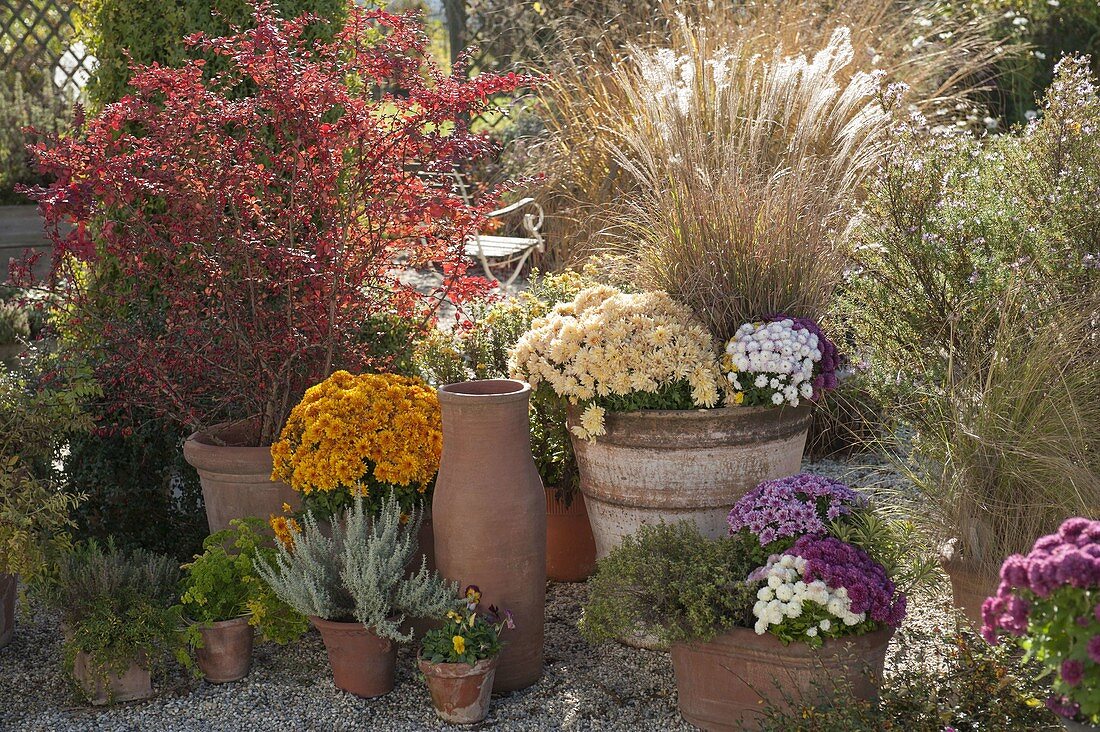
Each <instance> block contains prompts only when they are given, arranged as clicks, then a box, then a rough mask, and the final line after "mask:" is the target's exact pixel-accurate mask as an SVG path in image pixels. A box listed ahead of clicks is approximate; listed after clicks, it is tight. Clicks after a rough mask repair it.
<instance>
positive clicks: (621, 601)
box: [581, 521, 767, 641]
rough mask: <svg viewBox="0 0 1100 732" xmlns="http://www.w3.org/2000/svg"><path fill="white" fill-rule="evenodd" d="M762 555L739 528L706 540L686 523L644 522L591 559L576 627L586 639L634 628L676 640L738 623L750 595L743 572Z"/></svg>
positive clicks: (625, 633) (762, 558)
mask: <svg viewBox="0 0 1100 732" xmlns="http://www.w3.org/2000/svg"><path fill="white" fill-rule="evenodd" d="M766 561H767V557H766V556H765V555H764V553H763V550H762V549H761V547H760V544H759V542H758V541H757V540H756V539H755V538H754V537H752V536H746V535H745V534H743V533H742V534H738V535H736V536H731V537H724V538H720V539H713V540H712V539H707V538H705V537H704V536H703V535H702V534H700V533H699V530H698V529H697V528H696V527H695V525H694V524H691V523H689V522H686V521H682V522H679V523H676V524H659V525H656V526H643V527H642V528H641V529H640V530H639V531H638V533H637V534H634V535H632V536H628V537H626V538H625V539H624V540H623V543H622V544H621V545H620V546H619V547H617V548H616V549H614V550H613V551H612V552H611V553H610V554H609V555H608V556H607V557H606V558H604V559H602V560H600V562H599V563H598V565H597V567H596V574H595V575H594V576H593V577H592V579H590V580H589V582H588V586H589V595H588V603H587V604H586V605H585V607H584V618H583V620H582V621H581V631H582V632H583V633H584V635H585V637H587V638H588V639H589V640H592V641H602V640H611V639H616V638H621V637H624V636H628V635H630V634H632V633H634V632H635V631H636V630H639V629H642V630H645V631H647V632H653V633H655V634H656V635H657V636H658V637H659V638H660V639H661V640H663V641H677V640H684V639H690V638H699V639H704V640H705V639H708V638H711V637H713V636H714V635H715V634H717V633H719V632H721V631H723V630H725V629H728V628H732V627H738V626H745V625H746V624H747V623H746V619H747V618H748V616H749V612H750V610H751V608H752V605H753V601H754V600H755V599H756V587H755V585H749V584H747V583H746V582H745V578H746V577H747V576H748V575H749V573H751V572H752V571H753V570H754V569H756V568H757V567H759V566H761V565H763V564H764V563H765V562H766Z"/></svg>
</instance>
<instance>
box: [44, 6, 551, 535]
mask: <svg viewBox="0 0 1100 732" xmlns="http://www.w3.org/2000/svg"><path fill="white" fill-rule="evenodd" d="M253 19H254V27H251V28H248V29H234V30H233V31H232V32H231V33H230V34H229V35H227V36H226V37H223V38H210V37H203V36H201V35H198V36H193V37H191V38H189V39H188V43H189V44H191V45H194V46H196V47H197V48H198V50H200V51H202V52H204V53H210V54H214V55H215V56H218V57H220V58H221V59H222V60H224V61H225V63H226V70H225V73H221V74H218V75H216V76H215V77H214V78H212V79H211V78H208V75H205V74H204V73H203V60H202V59H201V58H193V59H189V60H187V61H186V62H184V64H183V65H182V66H181V67H179V68H163V67H159V66H158V67H145V68H136V69H134V70H133V71H134V73H133V75H132V77H131V80H130V89H131V90H132V91H131V93H130V94H128V95H127V96H125V97H124V98H123V99H121V100H120V101H118V102H117V103H114V104H109V105H107V106H106V107H104V108H103V109H102V110H101V111H100V112H99V113H98V114H97V115H96V116H95V117H93V118H90V119H87V120H79V122H80V123H81V124H80V125H79V129H78V130H77V131H76V132H74V133H73V134H71V135H67V136H64V137H61V138H56V139H52V140H50V141H49V142H48V143H44V144H43V145H41V146H39V147H38V148H36V151H35V156H36V159H37V161H38V163H39V166H40V167H41V168H42V169H43V172H45V173H48V174H49V176H50V179H51V180H55V181H56V182H55V183H52V184H50V185H47V186H45V187H41V188H35V189H33V190H31V191H30V193H31V195H32V197H33V198H34V199H35V200H37V201H38V203H39V207H40V209H41V211H42V213H43V215H44V217H45V219H46V221H47V226H46V229H47V231H48V232H50V233H51V235H52V236H53V244H54V246H55V251H56V254H57V256H55V257H54V263H55V267H54V270H55V271H54V272H53V273H52V276H51V278H50V282H53V283H56V284H57V287H56V288H55V289H56V290H57V293H56V294H57V296H58V297H59V304H60V306H61V307H63V308H64V309H65V310H66V312H70V313H72V314H73V315H72V318H71V319H70V321H69V322H68V324H67V327H69V328H72V329H73V331H74V333H75V334H77V335H82V336H85V337H87V338H88V342H95V343H97V344H98V346H99V349H100V351H101V354H102V356H103V362H102V363H100V364H98V366H97V368H98V369H99V371H100V372H101V373H100V374H99V376H100V380H101V381H102V382H103V383H111V384H114V385H116V386H117V394H118V395H119V399H120V400H121V401H123V402H125V404H126V405H128V406H135V407H148V408H150V409H152V410H153V411H154V412H155V413H156V414H158V415H164V416H168V417H171V418H173V419H174V420H175V421H176V422H177V423H179V424H182V425H186V426H187V427H189V428H191V429H193V430H194V434H193V436H192V437H191V438H190V439H189V440H188V441H187V442H186V443H185V445H184V454H185V456H186V458H187V459H188V461H189V462H190V463H191V464H192V465H194V466H195V467H196V468H197V470H198V472H199V474H200V478H201V479H202V483H203V494H204V499H205V504H206V510H207V518H208V521H209V525H210V529H211V531H217V530H220V529H223V528H225V527H226V526H227V525H228V523H229V521H230V520H231V519H232V518H237V517H242V516H261V517H267V516H268V515H270V514H272V513H278V511H279V508H280V506H281V505H282V504H283V503H284V502H291V503H293V502H295V501H296V500H297V494H295V493H294V492H293V491H292V490H290V488H289V487H287V486H286V485H285V484H283V483H281V482H278V481H272V480H271V474H272V464H271V456H270V454H269V447H270V445H271V444H272V443H273V442H274V441H275V440H276V439H277V438H278V436H279V434H280V432H281V430H282V429H283V427H284V424H285V422H286V419H287V416H288V414H289V412H290V411H291V409H292V407H293V406H294V404H296V403H297V402H298V401H299V399H300V398H301V396H302V394H303V393H304V392H305V390H306V388H307V387H309V386H310V385H312V384H316V383H318V382H320V381H322V380H323V379H325V378H326V377H328V376H329V375H331V374H332V373H334V372H335V371H337V370H339V369H340V368H346V369H350V370H352V371H356V372H358V371H367V370H371V368H372V367H378V366H384V365H386V364H385V363H378V361H379V360H380V359H379V358H378V357H377V354H375V353H374V351H373V350H372V348H371V345H372V344H371V343H370V342H367V341H366V340H365V339H364V337H363V336H364V333H363V324H364V323H367V322H370V321H371V320H372V319H373V318H375V317H377V316H383V315H395V316H397V317H399V318H400V317H407V318H412V317H418V318H419V317H422V316H424V315H425V314H427V316H428V317H429V318H430V317H432V315H433V314H434V312H435V311H436V309H438V307H439V305H440V303H441V302H442V301H443V300H446V299H448V298H450V299H452V300H455V301H462V300H464V299H466V298H467V297H469V296H472V295H474V294H478V293H481V292H483V291H484V290H485V289H486V288H487V283H485V282H484V281H482V280H480V278H471V277H467V276H466V270H467V268H468V262H467V260H466V258H465V254H464V244H465V240H466V237H467V235H469V234H470V233H472V232H473V231H475V230H476V229H477V227H478V225H479V223H480V222H481V220H482V219H483V218H484V213H485V212H486V211H487V210H488V209H489V208H490V207H491V205H492V203H493V201H491V200H490V199H491V196H489V197H486V199H485V201H484V202H480V201H479V202H478V203H476V204H470V203H467V202H465V201H464V200H463V199H462V196H461V195H459V192H458V191H457V190H455V189H454V186H451V185H446V184H444V185H432V184H430V183H426V182H425V180H426V179H425V177H422V175H421V174H426V175H427V176H428V177H430V176H432V175H436V176H437V177H439V178H440V179H446V174H447V173H448V172H449V171H451V170H452V166H453V165H457V164H459V163H460V161H461V162H463V163H464V162H466V161H467V160H468V159H469V158H471V157H474V158H476V157H477V156H479V155H481V154H482V153H483V152H485V151H486V150H487V142H486V141H485V140H484V139H483V138H482V137H481V136H480V135H477V134H475V133H473V132H472V131H471V130H470V128H469V120H470V119H471V118H473V117H476V116H477V114H478V113H479V112H482V111H485V110H488V109H490V108H493V106H494V102H493V100H494V99H497V98H500V95H501V94H502V93H505V92H507V91H510V90H512V89H515V88H516V87H517V86H519V85H522V84H524V83H526V82H528V81H529V78H528V77H525V76H520V75H516V74H492V73H487V74H479V75H476V76H474V77H473V78H468V77H467V76H466V75H465V74H453V75H452V74H449V73H443V72H442V71H440V70H439V69H438V68H437V66H436V65H435V63H434V61H433V60H432V58H433V57H432V54H431V53H430V51H429V49H428V47H427V45H428V37H427V35H426V34H424V33H423V32H421V28H420V25H419V22H420V21H419V20H418V19H417V18H415V17H414V16H412V15H393V14H390V13H386V12H384V11H381V10H369V9H365V8H362V7H360V6H353V7H349V10H348V13H347V17H346V19H345V21H346V22H345V25H344V27H342V28H341V29H339V30H337V31H336V32H335V34H334V38H333V39H332V41H331V42H325V43H322V42H318V41H311V40H309V39H310V38H311V35H310V33H309V31H310V28H309V26H310V25H311V24H312V23H315V22H321V21H318V20H317V19H315V18H310V17H306V18H303V19H282V18H280V17H279V16H278V14H277V11H276V9H275V8H274V7H273V6H271V5H270V4H268V3H258V4H255V5H254V14H253ZM349 78H355V79H356V80H357V82H356V83H355V84H348V83H347V80H348V79H349ZM120 130H124V131H125V132H124V133H122V134H119V131H120ZM318 151H324V153H323V154H322V153H321V152H318ZM314 153H316V154H314ZM210 181H218V185H217V186H211V185H210ZM380 222H384V223H380ZM66 223H71V224H73V225H74V226H73V228H72V232H71V233H67V234H62V233H60V232H61V231H67V229H66V228H65V227H64V226H62V224H66ZM398 253H400V255H401V257H402V258H403V261H404V262H405V264H406V266H417V265H421V264H428V263H431V262H437V263H442V264H443V270H444V272H445V275H444V281H443V282H442V283H441V286H440V287H439V288H438V289H437V290H436V291H435V292H434V293H432V294H431V295H430V296H428V297H427V299H425V296H424V295H423V294H421V293H419V292H417V291H416V289H415V288H414V287H413V286H411V285H409V284H407V283H404V282H402V281H401V279H400V277H399V274H400V272H399V270H397V269H395V268H394V267H393V266H392V264H393V261H394V258H395V257H396V256H397V255H398ZM98 268H102V269H103V270H105V271H106V272H107V274H105V275H104V276H103V277H98V276H87V275H88V272H89V271H91V272H96V271H98ZM401 333H404V334H405V335H403V336H401V337H399V338H397V339H396V340H397V341H399V342H398V343H396V344H395V348H396V349H397V350H402V348H404V347H407V346H408V345H409V342H408V341H409V337H410V335H409V334H410V333H411V329H404V330H403V331H401ZM402 340H403V343H402V342H400V341H402ZM381 360H383V361H385V359H381Z"/></svg>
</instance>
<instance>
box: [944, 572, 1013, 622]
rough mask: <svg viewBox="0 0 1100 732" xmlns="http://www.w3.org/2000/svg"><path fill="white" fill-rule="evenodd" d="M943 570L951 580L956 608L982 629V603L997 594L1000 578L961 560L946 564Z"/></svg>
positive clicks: (952, 596)
mask: <svg viewBox="0 0 1100 732" xmlns="http://www.w3.org/2000/svg"><path fill="white" fill-rule="evenodd" d="M943 570H944V571H945V572H946V573H947V576H948V578H949V579H950V580H951V598H952V600H954V603H955V607H957V608H958V609H959V610H961V611H962V613H963V615H964V616H965V617H966V619H967V620H969V621H970V622H971V624H973V625H974V627H975V628H980V627H981V626H982V603H984V602H985V599H986V598H987V597H991V596H993V595H995V594H997V585H998V584H999V581H998V578H997V577H996V575H992V574H989V573H984V572H982V571H980V570H979V569H978V568H977V567H975V566H973V565H971V564H968V563H966V562H963V561H959V560H952V561H949V562H944V563H943Z"/></svg>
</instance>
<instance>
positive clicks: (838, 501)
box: [726, 473, 867, 546]
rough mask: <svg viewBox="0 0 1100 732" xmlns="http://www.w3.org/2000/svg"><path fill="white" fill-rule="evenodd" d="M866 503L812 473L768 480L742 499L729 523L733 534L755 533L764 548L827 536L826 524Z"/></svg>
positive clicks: (835, 482) (846, 488)
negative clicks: (784, 541) (785, 541)
mask: <svg viewBox="0 0 1100 732" xmlns="http://www.w3.org/2000/svg"><path fill="white" fill-rule="evenodd" d="M866 503H867V502H866V499H864V498H863V496H861V495H860V494H858V493H856V492H855V491H854V490H852V489H851V488H849V487H848V486H846V485H844V484H843V483H840V482H838V481H835V480H831V479H829V478H826V477H824V476H820V475H814V474H812V473H799V474H798V475H792V476H789V477H786V478H778V479H776V480H766V481H764V482H763V483H761V484H760V485H758V486H756V488H754V489H752V490H751V491H749V492H748V493H746V494H745V495H744V496H742V497H741V499H740V500H739V501H737V503H736V504H734V507H733V510H731V511H730V513H729V516H728V517H727V519H726V521H727V523H728V524H729V527H730V533H731V534H734V533H737V532H738V531H751V532H752V533H753V534H755V535H756V536H757V538H759V540H760V545H761V546H768V545H769V544H771V543H772V542H775V541H778V540H780V539H785V538H796V537H799V536H802V535H804V534H824V533H826V531H827V527H826V521H833V520H836V519H838V518H840V517H841V516H845V515H848V514H851V513H852V511H853V509H858V508H863V507H865V506H866Z"/></svg>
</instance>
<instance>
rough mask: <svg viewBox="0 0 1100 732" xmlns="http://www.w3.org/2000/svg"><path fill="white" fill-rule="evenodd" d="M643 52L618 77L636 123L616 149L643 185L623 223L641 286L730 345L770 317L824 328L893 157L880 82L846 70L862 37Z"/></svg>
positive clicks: (621, 214) (635, 52) (625, 208)
mask: <svg viewBox="0 0 1100 732" xmlns="http://www.w3.org/2000/svg"><path fill="white" fill-rule="evenodd" d="M695 33H696V44H695V46H694V50H693V52H690V53H686V54H679V53H676V52H675V51H670V50H660V51H653V52H649V51H646V50H645V49H641V48H633V49H632V51H631V59H632V60H631V62H630V63H628V64H624V65H623V66H622V67H620V68H619V69H618V71H617V72H616V80H617V83H618V85H619V86H620V88H621V89H622V90H623V92H624V95H625V97H626V99H627V101H628V105H629V108H630V109H632V110H634V112H635V114H636V120H635V121H634V123H633V124H632V125H630V126H629V127H628V128H626V129H624V130H622V131H621V132H620V133H619V134H618V135H616V137H615V138H614V140H613V142H612V146H613V147H612V149H613V159H614V160H615V161H616V162H617V163H618V165H620V166H621V168H622V169H623V171H624V172H625V173H626V175H628V176H629V177H630V178H631V180H632V182H633V183H634V184H635V185H634V188H633V190H632V191H631V192H630V193H628V194H626V196H625V197H624V203H623V205H622V206H621V207H620V210H619V211H618V212H617V214H618V216H617V217H616V218H613V219H612V220H610V221H609V222H608V223H609V224H610V225H612V226H614V227H615V230H616V237H617V239H618V243H619V246H622V247H624V248H630V249H634V250H636V255H637V264H636V270H635V277H636V279H637V281H638V283H639V284H640V285H641V286H642V287H643V288H645V289H655V290H664V291H666V292H668V293H669V294H670V295H671V296H672V297H673V298H674V299H676V300H679V301H680V302H683V303H685V304H687V305H688V306H689V307H690V308H691V309H692V310H693V311H694V313H695V315H696V316H697V317H699V318H700V319H701V320H702V321H703V322H704V323H705V324H706V325H707V326H708V328H709V329H710V331H711V332H712V334H713V335H715V336H716V337H717V338H719V339H721V340H728V339H729V338H731V337H732V336H733V335H734V333H735V331H736V330H737V329H738V327H740V326H741V325H742V324H743V323H745V322H752V321H753V320H755V319H757V318H759V316H760V314H762V313H785V314H787V315H789V316H797V317H808V318H811V319H813V320H815V321H819V320H820V319H821V316H822V314H823V313H824V311H825V308H826V307H827V305H828V304H829V301H830V299H831V297H832V294H833V291H834V289H835V287H836V285H837V284H838V283H839V281H840V279H841V275H842V273H843V270H844V266H845V261H846V260H845V256H844V249H843V242H844V239H843V234H844V231H845V230H846V228H847V226H848V222H849V220H850V218H851V216H852V214H853V213H854V207H855V205H856V203H857V201H858V196H859V187H860V184H861V183H862V181H863V179H864V177H865V176H866V175H867V174H868V173H869V172H871V171H872V170H873V169H874V167H875V166H876V165H877V164H878V161H879V159H880V158H881V156H882V155H883V154H884V153H885V145H884V143H885V138H884V136H883V134H882V133H883V131H884V130H885V129H886V121H887V112H886V111H885V110H884V109H883V107H882V105H881V104H880V102H879V98H880V97H879V95H880V92H882V89H881V87H880V78H879V76H878V75H876V74H868V73H865V72H862V71H857V72H855V73H852V74H848V73H847V72H846V70H847V68H848V67H849V65H850V64H851V63H852V61H853V59H854V55H855V52H854V49H853V47H852V44H851V34H850V32H849V31H847V30H846V29H838V30H837V31H836V32H835V33H833V35H832V36H831V38H830V39H829V41H828V43H827V44H826V45H825V46H824V47H823V48H822V49H821V50H820V51H818V52H817V53H816V54H814V55H813V56H812V57H810V58H807V57H806V56H802V55H798V56H787V55H785V52H784V50H783V49H776V50H774V51H773V52H772V53H771V54H768V55H765V56H763V57H761V56H759V55H757V54H756V53H755V49H752V48H751V47H750V46H747V45H738V46H734V47H732V48H725V47H718V46H715V45H713V41H712V40H711V39H709V38H707V37H706V35H705V34H704V33H703V32H702V31H696V32H695Z"/></svg>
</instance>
